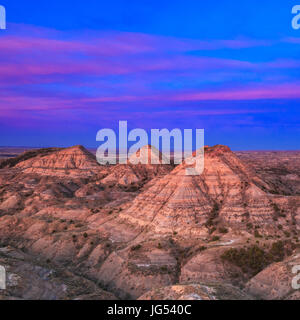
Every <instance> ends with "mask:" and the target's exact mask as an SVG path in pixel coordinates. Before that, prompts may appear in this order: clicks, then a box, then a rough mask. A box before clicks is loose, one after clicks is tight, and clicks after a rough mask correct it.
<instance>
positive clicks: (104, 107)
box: [0, 0, 300, 150]
mask: <svg viewBox="0 0 300 320" xmlns="http://www.w3.org/2000/svg"><path fill="white" fill-rule="evenodd" d="M297 4H300V2H299V1H298V2H297V0H293V1H290V0H276V1H268V0H265V1H256V0H243V1H240V0H239V1H236V0H235V1H234V0H219V1H206V0H205V1H204V0H197V1H190V0H185V1H177V0H173V1H161V0H160V1H156V0H151V1H148V0H143V1H141V0H130V1H129V0H127V1H121V0H110V1H100V0H86V1H84V2H83V1H80V2H79V1H78V2H76V3H74V1H66V0H52V1H43V3H42V1H39V2H38V1H35V0H26V1H25V0H24V1H21V0H18V1H12V0H9V1H5V0H0V5H3V6H5V8H6V14H7V29H6V30H0V146H34V147H46V146H57V147H62V146H71V145H77V144H83V145H85V146H87V147H97V146H98V145H99V142H96V134H97V131H98V130H100V129H102V128H112V129H114V130H117V128H118V122H119V121H122V120H127V121H128V127H129V128H130V129H133V128H143V129H145V130H148V131H149V130H150V129H163V128H167V129H170V130H171V129H174V128H180V129H196V128H198V129H202V128H204V130H205V144H207V145H215V144H225V145H228V146H230V147H231V148H232V149H233V150H293V149H294V150H295V149H298V150H299V149H300V128H299V127H300V126H299V122H300V121H299V119H300V108H299V107H300V29H298V30H294V29H293V28H292V25H291V21H292V19H293V15H292V7H293V6H294V5H297Z"/></svg>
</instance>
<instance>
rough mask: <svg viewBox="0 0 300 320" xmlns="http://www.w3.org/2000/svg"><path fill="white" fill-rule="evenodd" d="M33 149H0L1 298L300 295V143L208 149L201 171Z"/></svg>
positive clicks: (82, 150)
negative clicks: (295, 147) (299, 284)
mask: <svg viewBox="0 0 300 320" xmlns="http://www.w3.org/2000/svg"><path fill="white" fill-rule="evenodd" d="M150 150H151V147H149V146H146V147H145V148H143V149H142V150H141V153H139V155H140V154H142V151H143V152H150ZM24 151H25V148H24V149H23V148H21V149H18V148H2V149H0V156H1V158H2V160H1V159H0V265H2V266H5V268H6V270H7V290H3V291H0V299H196V300H201V299H209V300H214V299H300V291H299V290H298V291H297V290H294V289H293V288H292V279H293V277H294V276H295V275H294V274H293V273H292V271H291V270H292V267H293V266H294V265H297V264H299V265H300V246H299V235H300V176H299V172H300V151H293V152H292V151H289V152H288V151H287V152H283V151H281V152H270V151H268V152H267V151H266V152H262V151H261V152H236V153H233V152H232V151H231V150H230V149H229V148H228V147H226V146H221V145H218V146H214V147H206V148H205V169H204V172H203V174H202V175H200V176H186V175H185V171H186V170H185V169H186V168H187V167H188V165H187V164H186V163H183V164H181V165H178V166H173V165H162V164H158V165H142V164H138V165H132V164H127V165H115V166H101V165H99V164H98V163H97V161H96V159H95V156H94V155H93V154H92V153H91V152H89V151H88V150H86V149H85V148H83V147H82V146H75V147H72V148H67V149H59V148H47V149H33V150H31V151H25V152H24ZM139 155H138V156H139Z"/></svg>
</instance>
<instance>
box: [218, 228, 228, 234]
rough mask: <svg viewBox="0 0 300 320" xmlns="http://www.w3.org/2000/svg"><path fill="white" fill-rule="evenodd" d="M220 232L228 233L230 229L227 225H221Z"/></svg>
mask: <svg viewBox="0 0 300 320" xmlns="http://www.w3.org/2000/svg"><path fill="white" fill-rule="evenodd" d="M219 232H220V233H228V229H227V228H225V227H220V228H219Z"/></svg>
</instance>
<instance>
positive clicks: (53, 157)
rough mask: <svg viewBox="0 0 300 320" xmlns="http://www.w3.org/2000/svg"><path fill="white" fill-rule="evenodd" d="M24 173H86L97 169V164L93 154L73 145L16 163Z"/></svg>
mask: <svg viewBox="0 0 300 320" xmlns="http://www.w3.org/2000/svg"><path fill="white" fill-rule="evenodd" d="M15 167H16V168H20V169H22V170H23V171H24V173H37V174H41V175H58V176H60V175H61V176H63V175H86V176H90V175H93V174H95V171H97V170H98V171H99V165H98V163H97V161H96V158H95V156H94V155H93V154H91V153H90V152H89V151H87V150H86V149H85V148H84V147H82V146H75V147H71V148H67V149H63V150H60V151H56V152H52V153H51V154H46V155H45V154H40V155H38V156H36V157H33V158H30V159H28V160H25V161H22V162H20V163H18V164H17V165H16V166H15Z"/></svg>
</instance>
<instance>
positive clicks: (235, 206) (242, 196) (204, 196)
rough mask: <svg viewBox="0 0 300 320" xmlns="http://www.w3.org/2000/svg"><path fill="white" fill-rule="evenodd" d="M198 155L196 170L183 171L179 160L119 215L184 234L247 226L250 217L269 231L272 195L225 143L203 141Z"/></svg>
mask: <svg viewBox="0 0 300 320" xmlns="http://www.w3.org/2000/svg"><path fill="white" fill-rule="evenodd" d="M204 161H205V168H204V172H203V173H202V174H201V175H199V176H187V175H186V168H187V167H188V165H187V164H186V163H185V162H184V163H183V164H181V165H179V166H177V167H176V168H175V169H174V170H173V171H172V172H171V173H170V174H168V175H165V176H163V177H162V178H161V179H159V180H158V181H156V182H155V184H154V185H153V186H152V187H151V188H149V189H148V190H146V191H145V192H143V193H141V194H140V195H139V196H138V197H137V198H136V199H135V200H134V201H133V204H132V206H130V208H128V209H127V210H126V212H124V213H122V214H121V217H122V218H123V219H124V221H126V222H127V223H132V224H135V225H140V226H141V227H145V226H148V227H151V228H153V230H154V232H157V233H169V234H170V233H173V232H176V233H180V234H181V235H185V236H188V237H191V236H193V237H199V236H200V237H201V236H206V235H207V234H208V233H209V232H210V229H211V228H213V227H215V226H218V225H223V226H224V225H225V226H228V227H232V228H233V227H236V228H239V229H241V228H242V229H244V230H247V224H248V225H250V223H251V224H252V225H253V224H257V225H259V226H261V227H262V228H264V230H265V232H266V233H272V232H274V230H275V229H276V226H275V225H274V220H273V216H274V215H275V212H274V205H273V200H272V197H270V196H269V195H268V194H267V193H266V192H265V191H263V190H262V188H261V186H265V188H266V187H267V185H266V184H265V183H264V182H263V181H262V180H261V179H260V178H259V177H258V176H256V175H255V174H254V173H253V172H251V170H249V169H248V168H247V167H246V166H245V165H244V164H243V163H242V162H241V161H240V160H239V159H238V158H237V157H236V156H235V155H234V154H233V153H232V152H231V151H230V149H229V148H228V147H224V146H215V147H212V148H209V147H207V148H206V149H205V160H204Z"/></svg>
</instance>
